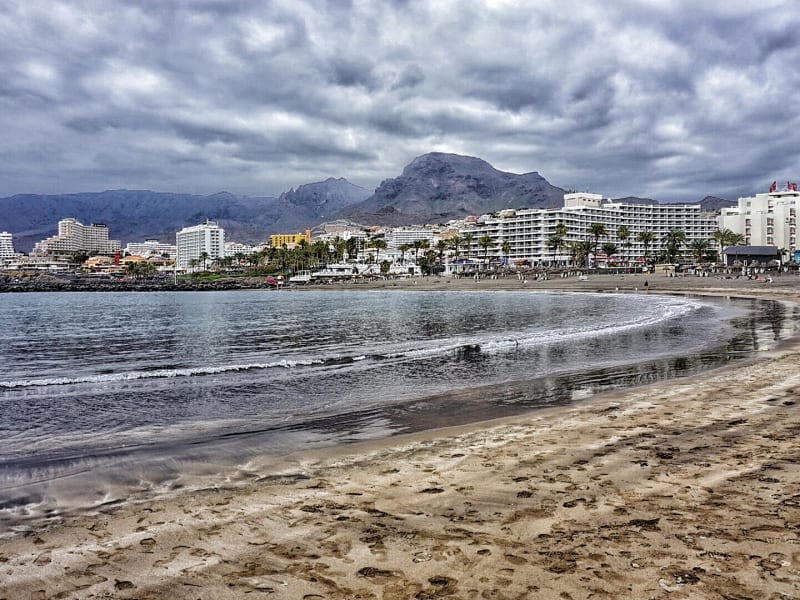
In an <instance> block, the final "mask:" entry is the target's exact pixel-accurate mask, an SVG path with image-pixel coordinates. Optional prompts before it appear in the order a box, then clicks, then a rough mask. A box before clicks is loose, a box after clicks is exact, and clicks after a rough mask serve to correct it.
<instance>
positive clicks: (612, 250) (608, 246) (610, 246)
mask: <svg viewBox="0 0 800 600" xmlns="http://www.w3.org/2000/svg"><path fill="white" fill-rule="evenodd" d="M602 249H603V253H604V254H605V255H606V265H609V266H610V265H611V257H612V256H613V255H614V254H616V253H617V245H616V244H615V243H614V242H604V243H603V245H602Z"/></svg>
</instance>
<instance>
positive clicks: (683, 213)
mask: <svg viewBox="0 0 800 600" xmlns="http://www.w3.org/2000/svg"><path fill="white" fill-rule="evenodd" d="M799 211H800V192H798V189H797V184H796V183H793V182H791V181H790V182H787V183H786V184H785V185H778V184H777V182H773V184H772V185H771V186H769V190H768V191H767V192H762V193H757V194H755V195H754V196H748V197H742V198H739V200H738V204H737V205H736V206H733V207H730V208H722V209H720V210H719V211H716V212H708V211H704V210H703V209H702V207H701V205H700V204H642V203H636V202H631V203H626V202H624V201H613V200H609V199H606V198H603V196H601V195H599V194H592V193H583V192H577V193H567V194H565V195H564V200H563V206H561V207H558V208H537V209H526V208H521V209H506V210H500V211H498V212H495V213H492V214H483V215H475V216H471V217H467V218H464V219H460V220H453V221H449V222H447V223H444V224H424V225H422V224H421V225H418V226H402V227H388V226H370V225H364V224H357V223H352V222H348V221H342V220H339V221H333V222H327V223H323V224H321V225H318V226H316V227H315V228H313V229H307V230H305V231H303V232H299V233H282V234H275V235H270V236H269V237H268V238H267V236H266V235H265V240H264V241H263V242H261V243H258V244H244V243H240V242H236V241H233V240H228V239H226V235H225V230H224V228H223V227H221V226H220V225H219V224H218V223H217V222H215V221H212V220H205V221H204V222H200V223H197V224H196V225H193V226H190V227H185V228H183V229H181V230H180V231H177V232H176V233H175V243H168V242H163V241H159V240H155V239H145V240H141V241H130V242H127V244H126V245H125V246H124V247H123V246H122V243H121V241H120V240H115V239H111V237H110V236H111V233H112V232H110V231H109V228H108V226H106V225H104V224H96V223H94V224H84V223H81V222H79V221H78V220H77V219H75V218H65V219H62V220H61V221H60V222H59V223H58V233H57V234H56V235H54V236H52V237H48V238H47V239H43V240H41V241H40V242H39V243H37V244H36V245H35V247H34V248H33V250H32V251H31V252H30V253H28V254H23V253H18V252H15V250H14V239H13V233H9V232H5V231H4V232H2V233H0V267H2V280H3V282H4V283H6V284H7V283H9V282H10V281H13V282H19V281H20V280H21V279H24V278H26V277H36V276H39V275H41V274H43V273H46V274H49V275H51V276H53V277H64V278H72V279H73V280H74V279H76V278H77V279H81V280H86V281H108V282H123V281H124V282H131V281H136V282H150V283H153V284H158V282H162V283H163V285H169V284H173V285H174V284H177V282H178V281H179V280H180V281H195V282H196V281H201V280H203V279H214V278H217V279H219V278H225V279H231V278H236V277H249V278H250V285H252V284H253V281H252V277H254V276H255V277H259V280H258V281H259V282H260V283H261V284H263V286H266V287H269V286H272V287H282V286H295V285H304V284H308V283H331V282H342V281H348V282H358V281H364V280H372V279H376V278H407V277H414V276H428V275H437V276H445V277H473V278H482V277H498V276H503V277H508V276H516V277H518V278H519V279H520V280H527V279H528V278H534V277H535V278H547V277H553V276H559V275H560V276H562V277H565V276H569V275H576V274H577V275H584V274H586V273H592V272H601V273H603V272H605V273H616V272H639V273H641V272H648V271H653V270H654V269H661V270H662V271H664V272H665V273H667V274H670V275H673V274H675V275H677V274H691V275H696V276H712V275H713V276H718V277H743V276H744V277H750V278H759V277H762V278H763V280H765V281H769V280H771V274H772V273H785V272H788V271H796V270H797V266H798V263H800V248H799V247H798V243H797V215H798V212H799Z"/></svg>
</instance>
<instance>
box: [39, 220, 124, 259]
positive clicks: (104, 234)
mask: <svg viewBox="0 0 800 600" xmlns="http://www.w3.org/2000/svg"><path fill="white" fill-rule="evenodd" d="M120 247H121V244H120V241H119V240H110V239H108V226H107V225H104V224H102V223H92V224H91V225H84V224H83V223H81V222H80V221H78V220H77V219H73V218H68V219H62V220H61V221H59V222H58V234H57V235H54V236H52V237H49V238H47V239H46V240H42V241H41V242H39V243H37V244H36V245H35V246H34V247H33V254H35V255H38V256H52V255H58V254H89V255H93V254H109V255H110V254H116V253H117V252H119V251H120Z"/></svg>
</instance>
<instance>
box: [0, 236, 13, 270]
mask: <svg viewBox="0 0 800 600" xmlns="http://www.w3.org/2000/svg"><path fill="white" fill-rule="evenodd" d="M16 257H17V253H16V252H14V236H13V235H11V234H10V233H8V232H7V231H3V232H2V233H0V263H3V262H6V261H11V260H14V259H15V258H16Z"/></svg>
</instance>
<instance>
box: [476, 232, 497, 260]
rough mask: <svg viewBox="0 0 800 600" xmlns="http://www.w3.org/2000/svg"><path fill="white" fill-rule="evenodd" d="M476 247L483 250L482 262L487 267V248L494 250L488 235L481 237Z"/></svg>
mask: <svg viewBox="0 0 800 600" xmlns="http://www.w3.org/2000/svg"><path fill="white" fill-rule="evenodd" d="M478 246H480V247H481V248H483V262H484V263H486V264H487V265H488V260H489V248H494V246H495V242H494V240H493V239H492V236H490V235H482V236H481V237H480V238H479V239H478Z"/></svg>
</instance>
